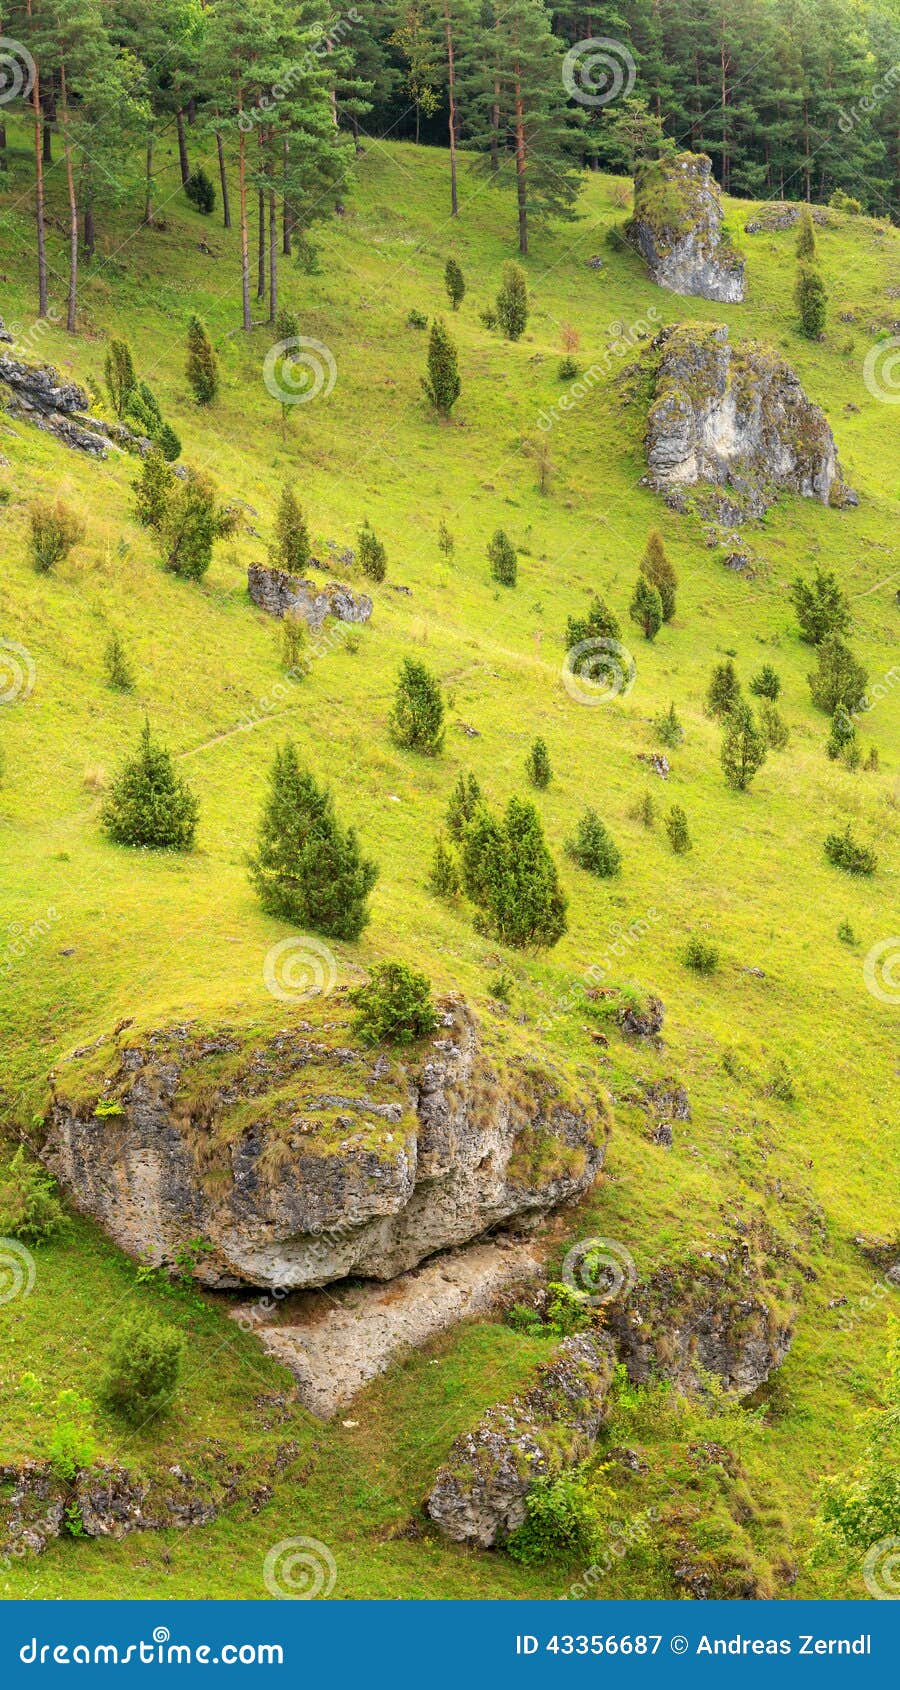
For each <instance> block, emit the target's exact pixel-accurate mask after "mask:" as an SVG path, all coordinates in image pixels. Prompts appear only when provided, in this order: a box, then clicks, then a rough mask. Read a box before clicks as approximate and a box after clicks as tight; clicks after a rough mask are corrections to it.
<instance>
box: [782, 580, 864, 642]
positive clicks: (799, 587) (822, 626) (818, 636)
mask: <svg viewBox="0 0 900 1690" xmlns="http://www.w3.org/2000/svg"><path fill="white" fill-rule="evenodd" d="M791 598H792V599H793V601H794V609H795V611H796V613H797V621H798V622H799V624H800V638H801V639H802V640H805V641H806V643H807V645H821V644H822V641H823V640H827V639H828V638H829V637H830V636H831V635H835V634H837V635H842V634H847V633H849V631H850V624H851V620H852V617H851V613H850V600H849V599H848V597H847V595H846V593H845V592H844V590H843V588H842V587H841V586H840V585H839V583H838V579H837V576H836V575H835V573H834V571H833V570H831V569H817V570H816V572H815V574H814V576H813V578H812V580H811V581H804V580H803V577H802V576H800V575H798V576H797V577H796V578H795V580H793V581H792V582H791Z"/></svg>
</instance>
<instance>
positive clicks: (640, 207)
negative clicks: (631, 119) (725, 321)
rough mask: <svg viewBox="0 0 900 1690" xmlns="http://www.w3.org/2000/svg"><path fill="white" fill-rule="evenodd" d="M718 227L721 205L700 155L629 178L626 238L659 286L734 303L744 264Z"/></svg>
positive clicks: (652, 164) (652, 165)
mask: <svg viewBox="0 0 900 1690" xmlns="http://www.w3.org/2000/svg"><path fill="white" fill-rule="evenodd" d="M722 224H723V217H722V205H721V201H720V199H719V195H718V191H717V188H716V184H715V181H714V180H713V176H712V165H711V163H710V160H709V159H708V158H707V156H706V154H705V153H679V154H678V156H677V157H675V158H669V159H661V160H652V161H648V162H647V163H646V164H645V165H644V166H643V168H642V169H640V170H639V171H638V172H637V174H636V175H635V182H634V213H633V215H632V218H631V221H630V223H629V225H628V230H627V233H628V238H629V240H630V241H631V242H632V244H633V245H634V246H636V247H637V250H638V252H639V253H640V254H641V257H642V258H643V259H644V262H645V263H646V265H647V268H648V269H649V271H650V274H651V276H652V277H653V280H654V281H655V282H656V283H657V284H658V286H659V287H662V288H668V290H669V292H670V293H680V294H693V295H697V296H698V297H699V298H700V299H712V300H716V301H717V302H718V303H719V304H726V305H736V304H740V302H741V300H742V299H743V298H744V261H743V259H742V258H741V257H740V256H739V254H738V253H736V252H735V251H734V249H733V247H732V246H731V244H730V242H729V241H728V239H727V237H726V236H725V235H724V233H723V228H722Z"/></svg>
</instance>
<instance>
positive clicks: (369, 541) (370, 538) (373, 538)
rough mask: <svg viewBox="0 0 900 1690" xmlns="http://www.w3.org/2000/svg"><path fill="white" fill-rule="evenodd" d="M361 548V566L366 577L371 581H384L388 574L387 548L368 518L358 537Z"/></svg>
mask: <svg viewBox="0 0 900 1690" xmlns="http://www.w3.org/2000/svg"><path fill="white" fill-rule="evenodd" d="M356 539H357V545H358V547H359V566H360V569H361V570H362V572H363V574H364V575H368V577H369V579H370V580H371V581H383V580H384V578H385V576H386V574H387V548H386V547H385V545H384V542H383V541H382V540H379V538H378V535H377V534H376V533H375V530H374V528H372V527H371V525H370V523H369V521H368V518H367V519H366V521H365V522H364V523H363V525H362V527H361V529H360V531H359V533H358V535H357V537H356Z"/></svg>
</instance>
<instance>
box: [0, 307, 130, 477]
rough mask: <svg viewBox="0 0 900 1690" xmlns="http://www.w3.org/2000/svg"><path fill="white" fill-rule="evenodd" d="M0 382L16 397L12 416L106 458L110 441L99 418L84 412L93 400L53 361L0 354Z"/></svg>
mask: <svg viewBox="0 0 900 1690" xmlns="http://www.w3.org/2000/svg"><path fill="white" fill-rule="evenodd" d="M4 338H6V339H8V338H9V337H8V336H6V337H4ZM0 383H2V384H3V385H4V386H5V387H7V388H9V391H10V394H11V396H12V397H11V400H10V404H9V414H10V416H13V417H20V418H22V420H23V421H25V422H30V423H33V424H34V426H35V427H36V428H40V429H42V430H43V431H44V433H46V434H52V435H54V436H55V437H56V439H57V440H61V441H62V443H63V445H65V446H71V447H73V448H74V449H75V450H77V451H79V452H85V453H87V455H88V456H89V457H94V458H105V457H106V455H107V450H108V447H109V440H108V438H107V437H106V435H105V433H104V432H103V431H102V429H100V428H99V426H98V424H97V422H96V419H95V418H91V417H87V416H85V415H82V413H84V412H86V411H87V409H88V405H89V403H90V401H89V399H88V396H87V394H86V393H85V391H84V389H83V388H81V387H79V386H78V385H77V383H75V382H73V381H65V380H64V379H63V378H62V377H61V376H60V374H59V372H58V371H57V370H54V369H53V367H52V366H51V365H49V364H44V365H42V366H40V367H37V366H34V365H31V364H22V363H19V361H18V360H17V359H15V358H9V357H7V356H6V355H5V354H4V355H2V356H0Z"/></svg>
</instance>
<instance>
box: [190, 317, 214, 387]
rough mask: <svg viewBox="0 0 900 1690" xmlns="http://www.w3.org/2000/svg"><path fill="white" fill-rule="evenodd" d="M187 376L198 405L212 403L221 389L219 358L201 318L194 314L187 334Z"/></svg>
mask: <svg viewBox="0 0 900 1690" xmlns="http://www.w3.org/2000/svg"><path fill="white" fill-rule="evenodd" d="M187 347H188V358H187V370H186V373H187V378H188V381H189V382H190V385H191V387H192V389H193V393H194V397H195V399H196V400H197V403H198V405H211V404H212V402H213V400H214V399H215V397H216V394H217V393H218V391H219V360H218V358H217V357H216V353H215V348H214V346H213V343H212V341H211V340H210V338H209V335H208V334H207V332H206V329H205V327H204V325H203V323H202V322H201V320H200V318H199V317H197V316H193V317H192V318H191V320H190V322H189V324H188V334H187Z"/></svg>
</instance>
